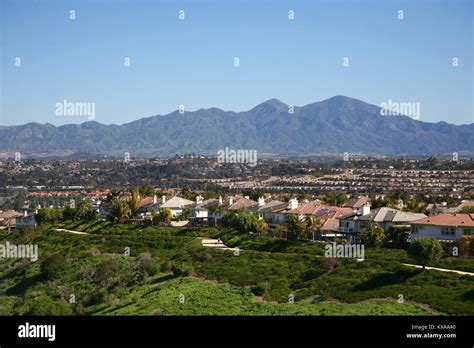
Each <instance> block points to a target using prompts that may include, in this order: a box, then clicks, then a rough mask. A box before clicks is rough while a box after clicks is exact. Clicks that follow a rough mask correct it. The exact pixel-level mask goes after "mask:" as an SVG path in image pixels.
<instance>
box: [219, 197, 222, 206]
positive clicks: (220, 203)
mask: <svg viewBox="0 0 474 348" xmlns="http://www.w3.org/2000/svg"><path fill="white" fill-rule="evenodd" d="M219 205H222V196H219Z"/></svg>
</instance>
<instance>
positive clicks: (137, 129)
mask: <svg viewBox="0 0 474 348" xmlns="http://www.w3.org/2000/svg"><path fill="white" fill-rule="evenodd" d="M289 108H290V106H289V105H287V104H285V103H284V102H282V101H280V100H278V99H276V98H272V99H269V100H267V101H264V102H262V103H260V104H258V105H256V106H255V107H253V108H252V109H250V110H247V111H240V112H234V111H224V110H222V109H219V108H215V107H212V108H207V109H199V110H196V111H186V112H185V113H184V114H180V113H179V112H178V111H177V110H176V111H173V112H171V113H168V114H166V115H155V116H149V117H145V118H140V119H137V120H135V121H132V122H128V123H124V124H121V125H116V124H108V125H106V124H102V123H99V122H96V121H87V122H83V123H81V124H66V125H61V126H54V125H51V124H40V123H37V122H30V123H27V124H24V125H18V126H0V151H23V152H27V153H31V152H48V151H60V150H64V151H68V152H87V153H91V154H111V155H120V154H123V152H130V153H131V154H134V155H136V156H156V155H172V154H175V153H185V152H196V153H210V152H214V151H218V150H219V149H222V148H224V147H226V146H227V147H230V148H234V149H256V150H258V151H260V152H267V153H275V154H278V153H299V154H307V153H317V152H332V153H342V152H357V153H367V154H379V155H429V154H435V153H450V152H463V151H465V152H472V153H474V123H473V124H467V125H452V124H449V123H446V122H437V123H428V122H423V121H419V120H415V119H412V118H410V117H408V116H402V115H397V116H382V115H381V114H380V110H381V108H380V107H378V106H376V105H372V104H368V103H366V102H364V101H360V100H358V99H354V98H350V97H346V96H341V95H338V96H334V97H331V98H328V99H325V100H323V101H320V102H315V103H311V104H307V105H305V106H301V107H298V106H294V107H293V109H292V110H293V113H290V112H289V110H290V109H289Z"/></svg>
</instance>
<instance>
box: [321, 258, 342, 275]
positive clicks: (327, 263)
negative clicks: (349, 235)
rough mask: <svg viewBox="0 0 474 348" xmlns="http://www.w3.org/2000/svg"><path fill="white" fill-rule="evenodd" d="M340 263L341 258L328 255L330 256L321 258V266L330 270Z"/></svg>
mask: <svg viewBox="0 0 474 348" xmlns="http://www.w3.org/2000/svg"><path fill="white" fill-rule="evenodd" d="M338 264H339V259H337V258H335V257H328V258H324V259H321V266H323V268H324V269H325V270H326V271H329V272H331V271H332V270H334V268H336V266H337V265H338Z"/></svg>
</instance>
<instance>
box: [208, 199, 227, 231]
mask: <svg viewBox="0 0 474 348" xmlns="http://www.w3.org/2000/svg"><path fill="white" fill-rule="evenodd" d="M209 211H210V212H211V213H212V215H213V217H214V227H215V226H216V225H217V219H216V215H221V214H222V212H223V211H224V209H222V206H221V205H220V204H219V203H214V204H212V205H211V206H210V207H209Z"/></svg>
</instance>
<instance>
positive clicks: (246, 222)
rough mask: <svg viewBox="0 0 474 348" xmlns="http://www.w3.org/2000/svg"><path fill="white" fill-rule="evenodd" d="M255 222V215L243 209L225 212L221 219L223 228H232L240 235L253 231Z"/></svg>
mask: <svg viewBox="0 0 474 348" xmlns="http://www.w3.org/2000/svg"><path fill="white" fill-rule="evenodd" d="M257 221H258V217H257V215H255V214H254V213H252V212H250V211H246V210H244V209H239V210H238V211H236V212H226V213H225V214H224V217H223V218H222V224H223V225H224V226H226V227H230V228H234V229H236V230H237V231H239V232H242V233H246V232H251V231H252V230H255V226H256V224H257Z"/></svg>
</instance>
